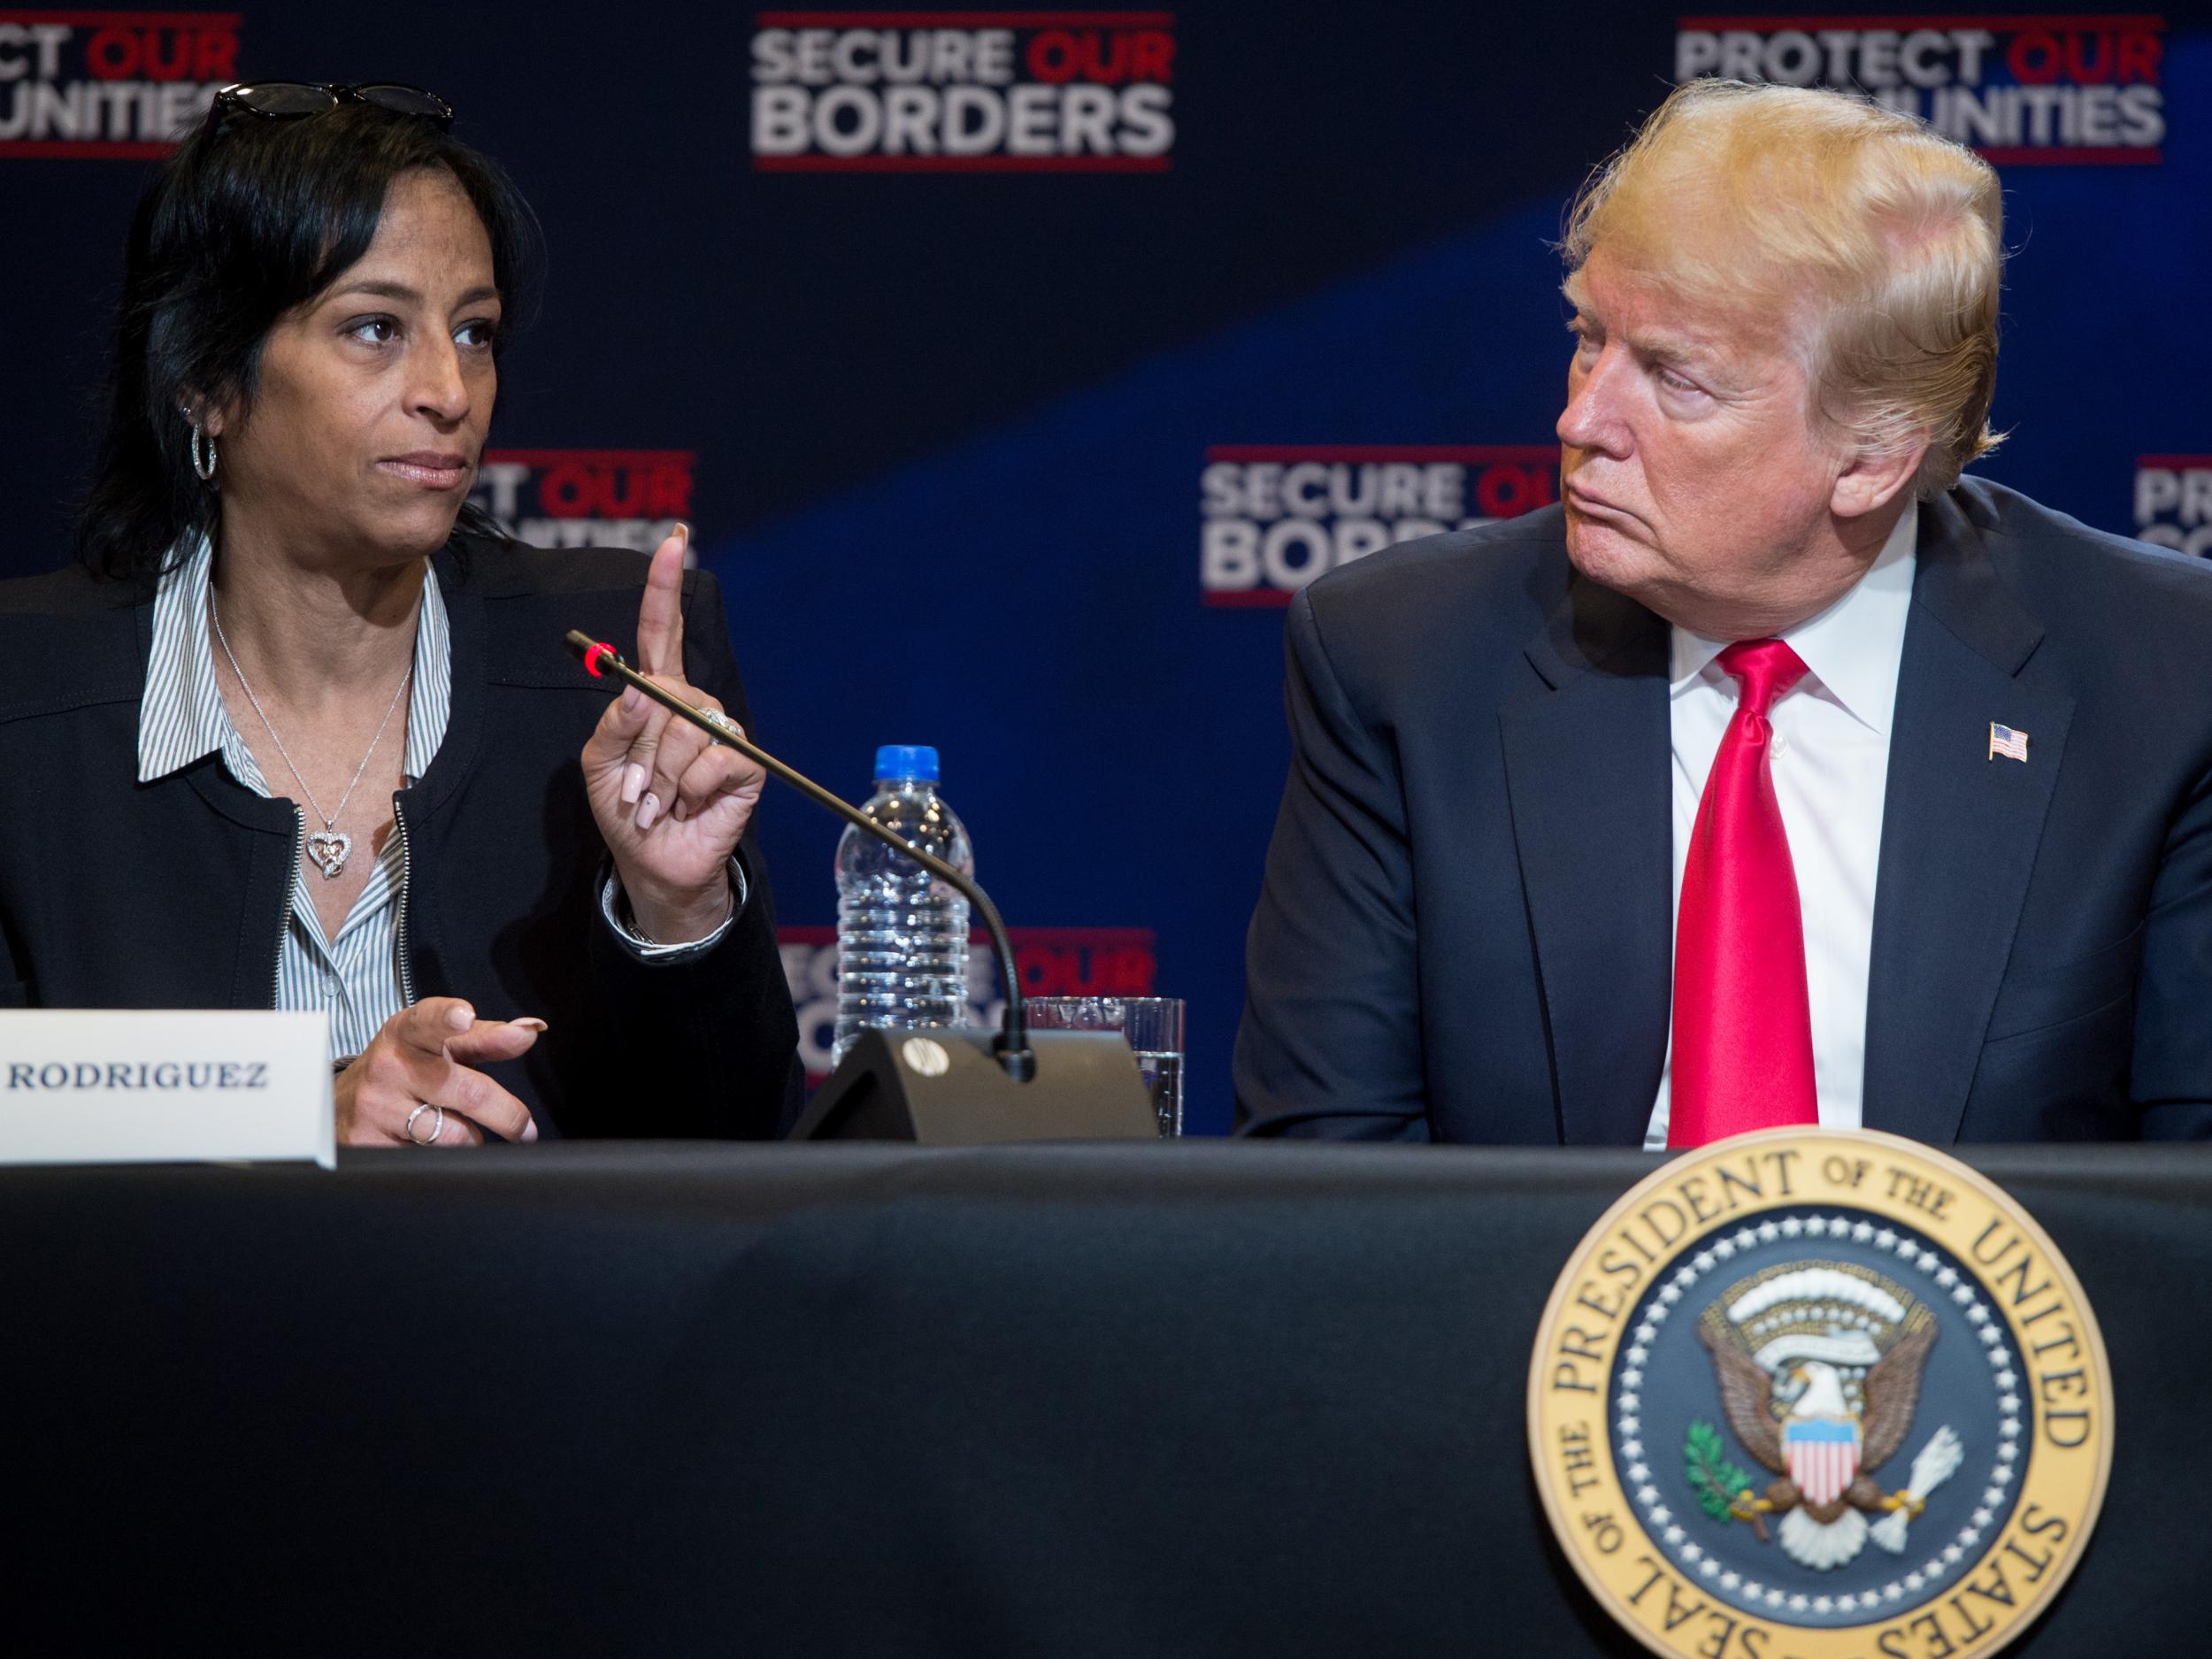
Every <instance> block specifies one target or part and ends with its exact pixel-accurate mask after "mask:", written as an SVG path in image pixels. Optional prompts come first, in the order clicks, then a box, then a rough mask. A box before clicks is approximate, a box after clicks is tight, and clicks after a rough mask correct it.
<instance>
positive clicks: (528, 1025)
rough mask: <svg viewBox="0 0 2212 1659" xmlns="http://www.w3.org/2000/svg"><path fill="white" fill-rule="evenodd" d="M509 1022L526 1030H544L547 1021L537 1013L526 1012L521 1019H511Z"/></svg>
mask: <svg viewBox="0 0 2212 1659" xmlns="http://www.w3.org/2000/svg"><path fill="white" fill-rule="evenodd" d="M508 1024H510V1025H519V1026H521V1027H522V1028H523V1029H524V1030H525V1031H543V1030H545V1029H546V1024H545V1022H544V1021H543V1020H541V1019H540V1018H538V1017H537V1016H536V1015H535V1014H526V1015H525V1016H524V1017H523V1018H520V1019H516V1020H510V1021H509V1022H508Z"/></svg>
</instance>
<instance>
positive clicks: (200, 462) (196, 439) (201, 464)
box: [192, 421, 215, 484]
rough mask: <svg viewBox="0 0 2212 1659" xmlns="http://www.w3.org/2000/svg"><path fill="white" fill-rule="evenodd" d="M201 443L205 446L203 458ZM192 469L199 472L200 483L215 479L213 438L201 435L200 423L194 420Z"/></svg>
mask: <svg viewBox="0 0 2212 1659" xmlns="http://www.w3.org/2000/svg"><path fill="white" fill-rule="evenodd" d="M202 443H205V444H206V446H207V452H206V455H205V457H204V458H203V457H202V455H201V451H200V446H201V444H202ZM192 470H193V471H194V472H196V473H198V474H199V478H200V482H201V483H203V484H212V483H213V482H214V481H215V440H214V439H213V438H210V437H204V436H203V434H201V431H200V423H199V422H198V421H194V422H193V423H192Z"/></svg>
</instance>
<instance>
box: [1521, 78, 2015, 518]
mask: <svg viewBox="0 0 2212 1659" xmlns="http://www.w3.org/2000/svg"><path fill="white" fill-rule="evenodd" d="M2003 223H2004V219H2003V207H2002V204H2001V200H2000V194H1999V187H1998V183H1997V174H1996V173H1995V171H1994V170H1993V168H1991V166H1990V165H1989V164H1988V163H1987V162H1985V161H1984V160H1982V159H1981V157H1978V156H1977V155H1975V154H1974V153H1973V152H1972V151H1971V150H1967V149H1965V148H1964V147H1962V146H1961V145H1958V144H1955V143H1953V142H1950V141H1949V140H1947V139H1945V138H1940V137H1939V136H1937V135H1936V134H1934V133H1932V132H1931V131H1929V130H1928V128H1927V127H1924V126H1923V125H1922V124H1921V123H1920V122H1919V121H1917V120H1916V119H1913V118H1912V117H1911V116H1909V115H1901V114H1899V113H1898V112H1896V111H1893V110H1889V109H1885V108H1884V107H1882V106H1881V105H1879V104H1874V103H1872V102H1870V101H1869V100H1867V99H1864V98H1859V97H1854V96H1847V95H1846V94H1843V93H1839V92H1829V91H1824V90H1821V89H1818V88H1801V87H1772V86H1752V85H1748V84H1747V83H1745V82H1743V81H1715V80H1700V81H1690V82H1688V83H1686V85H1683V86H1680V87H1678V88H1675V90H1674V92H1673V93H1672V94H1671V96H1669V97H1668V99H1667V101H1666V102H1665V103H1664V104H1661V105H1660V106H1659V108H1658V109H1657V110H1655V111H1653V112H1652V115H1651V118H1650V119H1648V120H1647V121H1646V122H1645V123H1644V125H1643V127H1642V130H1640V132H1639V133H1638V134H1636V136H1635V138H1634V139H1633V140H1632V142H1630V143H1629V144H1628V146H1627V148H1625V149H1624V150H1621V152H1620V153H1619V154H1618V155H1617V156H1615V157H1613V158H1612V159H1611V160H1610V161H1609V162H1607V163H1606V164H1605V165H1604V166H1602V167H1601V168H1600V169H1599V170H1598V172H1597V173H1595V174H1594V175H1593V176H1592V178H1591V179H1590V181H1589V182H1588V183H1587V184H1586V185H1585V186H1584V187H1583V188H1582V190H1581V192H1580V194H1579V195H1578V196H1577V197H1576V198H1575V203H1574V206H1573V208H1572V209H1571V211H1570V212H1569V215H1568V220H1567V232H1566V235H1565V237H1564V239H1563V242H1562V243H1561V251H1562V252H1563V254H1564V255H1565V256H1566V258H1567V262H1568V265H1569V267H1570V269H1571V271H1578V270H1580V268H1581V267H1582V265H1583V263H1584V262H1585V261H1586V260H1587V259H1588V258H1589V257H1590V255H1591V253H1592V252H1593V251H1594V250H1596V249H1597V248H1599V247H1601V246H1602V247H1603V248H1604V249H1605V250H1606V255H1607V258H1608V261H1609V262H1610V261H1613V260H1618V261H1619V262H1620V263H1621V264H1622V265H1624V266H1625V267H1626V268H1627V269H1628V270H1630V271H1631V272H1632V273H1634V274H1635V275H1636V276H1637V277H1638V278H1640V279H1641V280H1646V281H1649V282H1654V283H1656V284H1658V285H1660V286H1662V287H1663V288H1667V289H1669V290H1670V291H1672V292H1675V293H1678V294H1680V295H1682V296H1686V297H1694V298H1695V299H1697V300H1699V301H1700V302H1701V303H1719V304H1721V305H1723V306H1724V307H1727V308H1730V309H1734V310H1739V311H1744V312H1746V313H1747V314H1749V315H1755V316H1761V317H1765V318H1769V319H1774V320H1775V321H1777V322H1792V321H1794V322H1796V323H1797V325H1798V326H1796V327H1795V328H1794V329H1793V333H1794V334H1795V335H1796V337H1797V341H1798V344H1799V346H1800V349H1801V350H1802V351H1803V352H1804V354H1805V362H1806V369H1807V375H1808V380H1809V384H1810V386H1811V388H1812V396H1813V405H1814V408H1815V409H1816V411H1818V412H1819V413H1820V414H1821V415H1823V416H1824V418H1825V419H1828V420H1829V421H1831V422H1832V423H1833V424H1834V425H1835V426H1838V427H1839V428H1841V429H1842V430H1843V431H1844V432H1845V433H1846V434H1848V436H1849V437H1850V439H1851V440H1852V441H1853V442H1856V443H1858V444H1860V445H1863V446H1864V447H1866V448H1870V449H1876V450H1880V451H1887V452H1890V453H1895V452H1898V451H1900V450H1905V449H1910V448H1911V447H1912V446H1913V445H1915V444H1916V443H1919V442H1922V441H1923V440H1924V441H1925V442H1926V443H1927V446H1928V448H1927V454H1926V456H1925V457H1924V459H1923V460H1922V462H1921V464H1920V470H1919V473H1918V475H1917V477H1916V480H1915V481H1914V483H1915V489H1916V493H1917V494H1918V495H1920V497H1921V498H1922V499H1926V498H1928V497H1930V496H1932V495H1939V494H1940V493H1941V492H1942V491H1944V490H1946V489H1948V488H1950V487H1951V486H1952V485H1953V484H1954V483H1955V482H1957V481H1958V475H1959V472H1960V469H1961V468H1962V467H1964V466H1965V465H1967V463H1969V462H1970V461H1972V460H1973V459H1975V457H1978V456H1981V455H1985V454H1986V453H1988V451H1989V450H1991V449H1994V448H1995V447H1996V445H1997V443H1998V441H1999V440H1998V436H1997V434H1994V433H1993V432H1992V431H1991V430H1990V429H1989V406H1990V400H1991V398H1992V396H1993V395H1994V393H1995V390H1996V385H1997V291H1998V283H1999V279H2000V276H2001V272H2002V269H2003V263H2004V248H2003V240H2002V237H2003ZM1809 302H1825V303H1809Z"/></svg>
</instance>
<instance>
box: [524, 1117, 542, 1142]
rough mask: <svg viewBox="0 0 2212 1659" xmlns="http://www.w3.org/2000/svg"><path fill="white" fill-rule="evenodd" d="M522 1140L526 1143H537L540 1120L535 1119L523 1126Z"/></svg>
mask: <svg viewBox="0 0 2212 1659" xmlns="http://www.w3.org/2000/svg"><path fill="white" fill-rule="evenodd" d="M522 1138H523V1140H524V1141H526V1142H528V1141H535V1140H536V1139H537V1138H538V1120H537V1119H536V1118H532V1119H531V1120H530V1121H529V1122H528V1123H526V1124H525V1125H522Z"/></svg>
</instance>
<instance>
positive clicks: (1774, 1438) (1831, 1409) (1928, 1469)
mask: <svg viewBox="0 0 2212 1659" xmlns="http://www.w3.org/2000/svg"><path fill="white" fill-rule="evenodd" d="M1938 1331H1939V1327H1938V1325H1937V1323H1936V1318H1935V1316H1934V1314H1933V1313H1932V1312H1931V1311H1930V1310H1928V1309H1927V1308H1926V1307H1925V1306H1924V1305H1923V1304H1922V1303H1920V1302H1918V1301H1916V1299H1915V1298H1914V1297H1913V1296H1912V1295H1911V1294H1909V1292H1907V1291H1906V1290H1904V1289H1903V1288H1902V1287H1901V1286H1897V1285H1895V1284H1893V1283H1892V1282H1890V1281H1889V1280H1888V1279H1884V1278H1883V1277H1881V1276H1880V1275H1879V1274H1878V1273H1874V1272H1872V1271H1869V1270H1867V1269H1865V1268H1863V1267H1859V1266H1857V1265H1855V1264H1850V1263H1838V1262H1812V1263H1806V1262H1799V1263H1790V1264H1788V1265H1786V1266H1778V1267H1773V1268H1770V1269H1768V1270H1767V1271H1764V1272H1763V1273H1759V1274H1757V1275H1755V1276H1754V1277H1752V1278H1750V1279H1745V1280H1743V1281H1741V1282H1740V1283H1739V1284H1737V1285H1735V1286H1732V1287H1731V1288H1730V1289H1729V1290H1728V1291H1727V1292H1725V1293H1724V1294H1723V1295H1722V1296H1721V1298H1720V1299H1719V1300H1718V1301H1717V1302H1714V1303H1713V1304H1712V1305H1711V1306H1710V1307H1709V1308H1707V1309H1706V1310H1705V1311H1704V1313H1703V1315H1702V1316H1701V1317H1700V1318H1699V1321H1698V1325H1697V1334H1698V1340H1700V1341H1701V1342H1702V1343H1703V1344H1704V1345H1705V1347H1706V1349H1707V1350H1708V1351H1709V1353H1710V1354H1711V1355H1712V1357H1713V1374H1714V1376H1715V1377H1716V1378H1717V1379H1718V1381H1719V1384H1720V1398H1721V1405H1722V1408H1723V1409H1724V1411H1725V1412H1726V1414H1727V1417H1728V1425H1729V1427H1731V1428H1732V1429H1733V1430H1734V1431H1735V1433H1736V1438H1737V1440H1740V1441H1741V1442H1742V1444H1743V1446H1744V1448H1746V1449H1747V1450H1748V1451H1749V1452H1750V1454H1751V1455H1752V1456H1754V1457H1755V1458H1756V1459H1758V1461H1759V1462H1760V1463H1763V1464H1764V1465H1765V1466H1766V1468H1767V1469H1768V1471H1770V1472H1771V1473H1772V1474H1773V1475H1774V1476H1775V1477H1776V1479H1774V1480H1772V1481H1771V1482H1770V1483H1769V1484H1768V1486H1767V1487H1766V1489H1765V1491H1764V1492H1763V1493H1755V1492H1754V1491H1753V1490H1752V1489H1751V1486H1750V1479H1749V1477H1748V1476H1747V1475H1746V1474H1745V1473H1744V1471H1742V1470H1741V1469H1740V1468H1738V1467H1737V1466H1736V1465H1735V1464H1733V1463H1730V1462H1729V1461H1728V1460H1727V1458H1726V1456H1725V1455H1724V1450H1723V1448H1722V1445H1721V1440H1720V1436H1719V1434H1718V1433H1717V1432H1716V1431H1715V1430H1714V1429H1713V1427H1712V1426H1711V1425H1709V1424H1704V1423H1693V1424H1692V1425H1690V1432H1689V1437H1688V1440H1687V1441H1686V1444H1685V1446H1684V1448H1683V1455H1684V1460H1685V1466H1686V1472H1687V1474H1688V1477H1689V1480H1690V1484H1691V1486H1693V1487H1694V1488H1695V1489H1696V1491H1697V1494H1698V1502H1699V1504H1700V1505H1701V1507H1702V1508H1703V1509H1704V1510H1705V1512H1706V1513H1707V1514H1709V1515H1710V1516H1712V1517H1713V1518H1714V1519H1716V1520H1736V1521H1747V1522H1749V1523H1750V1524H1751V1528H1752V1531H1753V1532H1755V1534H1756V1535H1757V1537H1758V1538H1759V1540H1760V1541H1761V1542H1762V1543H1764V1542H1766V1541H1767V1540H1768V1536H1769V1534H1768V1532H1767V1517H1770V1516H1771V1517H1777V1519H1776V1528H1775V1532H1776V1535H1777V1536H1778V1538H1779V1540H1780V1542H1781V1546H1782V1549H1783V1552H1784V1553H1785V1554H1786V1555H1788V1556H1789V1557H1790V1559H1791V1560H1793V1561H1794V1562H1797V1563H1799V1564H1800V1565H1802V1566H1806V1567H1811V1568H1814V1569H1816V1570H1819V1571H1826V1570H1828V1569H1831V1568H1835V1567H1840V1566H1843V1565H1844V1564H1846V1563H1848V1562H1850V1561H1852V1560H1853V1559H1855V1557H1856V1556H1857V1555H1858V1554H1859V1552H1860V1551H1861V1550H1862V1549H1863V1548H1865V1547H1866V1541H1867V1540H1868V1539H1869V1538H1871V1539H1872V1540H1874V1541H1875V1542H1876V1543H1877V1544H1878V1545H1880V1546H1881V1547H1882V1548H1885V1549H1887V1550H1889V1551H1891V1552H1893V1553H1896V1554H1901V1553H1903V1550H1904V1548H1905V1529H1906V1527H1907V1525H1909V1523H1910V1521H1911V1519H1912V1517H1915V1516H1916V1515H1918V1514H1919V1513H1920V1512H1921V1510H1922V1509H1924V1508H1925V1507H1926V1504H1927V1497H1928V1494H1929V1493H1930V1492H1932V1491H1933V1490H1934V1489H1935V1488H1936V1487H1937V1486H1940V1485H1941V1484H1942V1483H1943V1482H1944V1481H1945V1480H1947V1479H1949V1478H1950V1476H1951V1473H1952V1471H1955V1469H1957V1467H1958V1465H1959V1460H1960V1457H1961V1455H1962V1447H1961V1446H1960V1444H1959V1439H1958V1436H1957V1435H1956V1434H1955V1433H1953V1432H1952V1431H1951V1429H1950V1427H1949V1425H1944V1426H1943V1427H1941V1428H1939V1429H1938V1430H1937V1431H1936V1432H1935V1433H1934V1434H1933V1435H1932V1436H1931V1437H1930V1438H1929V1440H1927V1442H1926V1443H1925V1444H1924V1446H1923V1447H1922V1448H1920V1451H1919V1453H1918V1455H1916V1456H1915V1457H1914V1459H1913V1463H1912V1471H1911V1473H1910V1475H1909V1477H1908V1479H1907V1481H1906V1484H1905V1485H1904V1486H1901V1487H1900V1488H1898V1489H1897V1490H1896V1491H1894V1492H1886V1491H1884V1490H1883V1489H1882V1487H1881V1486H1880V1485H1879V1483H1878V1482H1877V1481H1876V1480H1875V1479H1873V1472H1874V1471H1876V1470H1878V1469H1880V1468H1881V1467H1882V1466H1883V1465H1884V1464H1885V1463H1888V1462H1889V1460H1890V1458H1891V1457H1892V1456H1893V1455H1895V1454H1896V1452H1897V1451H1898V1449H1899V1448H1901V1447H1902V1446H1903V1444H1904V1442H1905V1440H1906V1438H1907V1437H1908V1436H1909V1434H1910V1433H1911V1432H1912V1424H1913V1413H1914V1411H1915V1409H1916V1408H1917V1406H1918V1405H1919V1402H1920V1373H1921V1370H1922V1368H1923V1367H1924V1365H1925V1364H1926V1363H1927V1359H1928V1350H1929V1349H1930V1348H1932V1347H1934V1346H1935V1341H1936V1337H1937V1335H1938ZM1869 1516H1874V1517H1878V1519H1876V1520H1875V1521H1873V1522H1872V1523H1870V1522H1869V1521H1868V1519H1867V1517H1869Z"/></svg>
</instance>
